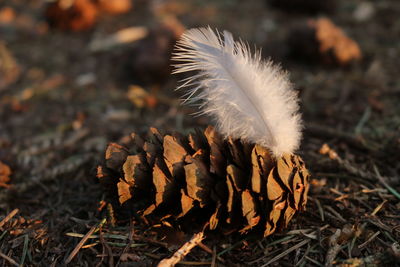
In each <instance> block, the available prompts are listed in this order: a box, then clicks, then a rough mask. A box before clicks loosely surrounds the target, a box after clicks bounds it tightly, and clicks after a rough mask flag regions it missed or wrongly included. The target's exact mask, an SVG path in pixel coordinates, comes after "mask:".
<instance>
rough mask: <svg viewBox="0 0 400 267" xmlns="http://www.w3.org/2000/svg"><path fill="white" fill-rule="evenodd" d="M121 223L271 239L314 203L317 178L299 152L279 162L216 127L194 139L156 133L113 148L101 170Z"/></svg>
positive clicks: (196, 134)
mask: <svg viewBox="0 0 400 267" xmlns="http://www.w3.org/2000/svg"><path fill="white" fill-rule="evenodd" d="M97 176H98V178H99V180H100V182H101V183H102V185H103V186H104V188H105V189H106V191H107V192H108V200H109V202H110V203H111V205H112V207H113V210H114V214H115V218H116V219H117V221H123V220H126V219H129V218H130V217H132V216H140V217H142V218H144V219H145V221H148V222H149V223H150V224H154V223H159V222H160V221H161V222H163V221H166V222H168V223H170V224H171V225H173V226H175V227H177V228H178V227H179V228H180V229H182V230H184V231H194V230H195V229H196V228H201V227H204V225H208V226H209V228H210V229H216V228H218V229H220V230H222V231H224V233H230V232H232V231H233V232H234V231H240V232H241V233H244V232H247V231H249V230H251V229H255V230H256V231H261V232H262V233H263V235H264V236H268V235H270V234H272V233H273V232H275V231H276V230H279V229H281V228H283V227H286V226H287V224H288V223H289V221H290V220H291V218H292V217H293V215H294V214H295V213H296V212H297V211H301V210H304V208H305V205H306V202H307V193H308V188H309V184H308V180H309V174H308V171H307V169H306V168H305V165H304V162H303V161H302V160H301V158H300V157H298V156H296V155H284V156H283V157H281V158H279V159H274V158H273V157H272V156H271V154H270V152H269V151H268V150H267V149H265V148H263V147H261V146H259V145H251V144H245V143H242V142H241V141H240V140H232V139H230V138H229V139H228V140H226V141H224V140H223V139H222V138H221V137H220V136H219V134H218V133H217V132H215V131H214V129H213V128H212V127H208V128H207V129H206V130H205V131H204V132H201V131H197V132H196V133H195V134H190V135H189V136H188V137H184V136H181V135H179V134H174V135H165V136H162V135H161V134H160V133H159V132H158V131H157V130H156V129H154V128H152V129H151V130H150V131H149V133H148V134H147V136H145V138H142V137H140V136H139V135H137V134H131V136H129V137H126V138H124V140H123V141H122V142H121V145H119V144H115V143H111V144H110V145H109V146H108V148H107V150H106V154H105V163H104V165H102V166H99V167H98V174H97Z"/></svg>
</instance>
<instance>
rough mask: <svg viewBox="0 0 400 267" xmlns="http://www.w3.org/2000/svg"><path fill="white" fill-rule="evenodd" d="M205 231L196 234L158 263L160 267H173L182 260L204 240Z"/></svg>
mask: <svg viewBox="0 0 400 267" xmlns="http://www.w3.org/2000/svg"><path fill="white" fill-rule="evenodd" d="M203 235H204V233H203V232H200V233H197V234H195V235H194V236H193V237H192V239H190V240H189V242H186V243H185V244H184V245H183V246H182V247H181V248H180V249H178V250H177V251H176V252H175V253H174V255H172V257H171V258H167V259H163V260H162V261H160V263H159V264H158V265H157V266H158V267H172V266H175V265H176V264H177V263H178V262H180V261H181V260H182V259H183V258H184V257H185V256H186V255H187V254H188V253H189V252H190V251H191V250H192V249H193V248H194V247H195V246H197V245H198V244H199V243H200V242H201V241H202V240H203Z"/></svg>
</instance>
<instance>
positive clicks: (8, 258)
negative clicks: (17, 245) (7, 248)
mask: <svg viewBox="0 0 400 267" xmlns="http://www.w3.org/2000/svg"><path fill="white" fill-rule="evenodd" d="M0 257H2V258H3V259H5V260H6V261H8V262H9V263H11V264H12V265H14V266H19V264H18V263H17V262H16V261H15V260H13V259H11V258H10V257H8V256H7V255H6V254H3V253H1V252H0Z"/></svg>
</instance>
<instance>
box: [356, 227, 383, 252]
mask: <svg viewBox="0 0 400 267" xmlns="http://www.w3.org/2000/svg"><path fill="white" fill-rule="evenodd" d="M380 233H381V231H378V232H376V233H375V234H373V235H372V236H371V237H370V238H368V240H367V241H365V242H364V243H362V244H361V245H359V246H358V248H359V249H363V248H365V247H366V246H367V245H368V244H369V243H370V242H371V241H372V240H374V239H375V237H377V236H378V235H379V234H380Z"/></svg>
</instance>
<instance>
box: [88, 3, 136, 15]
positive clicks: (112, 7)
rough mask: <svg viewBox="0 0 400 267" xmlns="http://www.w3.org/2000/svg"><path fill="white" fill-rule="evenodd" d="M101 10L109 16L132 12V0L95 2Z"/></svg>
mask: <svg viewBox="0 0 400 267" xmlns="http://www.w3.org/2000/svg"><path fill="white" fill-rule="evenodd" d="M95 1H96V3H97V5H98V6H99V9H100V10H101V11H104V12H106V13H109V14H114V15H116V14H123V13H126V12H128V11H129V10H131V8H132V0H95Z"/></svg>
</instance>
